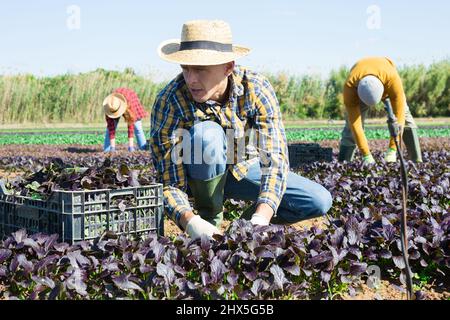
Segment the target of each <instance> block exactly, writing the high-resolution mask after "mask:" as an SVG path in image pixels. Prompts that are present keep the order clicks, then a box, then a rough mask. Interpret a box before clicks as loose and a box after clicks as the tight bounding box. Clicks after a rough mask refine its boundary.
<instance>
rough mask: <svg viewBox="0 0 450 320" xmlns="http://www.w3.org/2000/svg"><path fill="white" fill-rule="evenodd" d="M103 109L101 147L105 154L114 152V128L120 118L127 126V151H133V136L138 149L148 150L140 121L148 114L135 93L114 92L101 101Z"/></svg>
mask: <svg viewBox="0 0 450 320" xmlns="http://www.w3.org/2000/svg"><path fill="white" fill-rule="evenodd" d="M103 109H104V111H105V118H106V123H107V129H106V134H105V143H104V146H103V150H104V151H105V152H114V151H116V139H115V136H116V128H117V125H118V124H119V118H120V117H121V116H123V117H124V118H125V121H126V122H127V124H128V151H130V152H131V151H134V150H135V148H134V141H133V140H134V137H133V134H136V140H137V143H138V146H139V149H141V150H146V149H148V145H147V140H146V139H145V134H144V131H143V130H142V121H141V120H142V119H143V118H145V117H147V116H148V112H146V111H145V110H144V107H143V106H142V105H141V102H140V101H139V98H138V96H137V94H136V92H134V91H133V90H131V89H128V88H118V89H116V90H114V92H113V93H111V94H110V95H109V96H107V97H106V98H105V100H104V101H103Z"/></svg>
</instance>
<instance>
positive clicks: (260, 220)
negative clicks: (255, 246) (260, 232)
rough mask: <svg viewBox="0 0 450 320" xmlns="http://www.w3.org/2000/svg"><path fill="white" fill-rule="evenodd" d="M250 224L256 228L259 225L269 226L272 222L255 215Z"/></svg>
mask: <svg viewBox="0 0 450 320" xmlns="http://www.w3.org/2000/svg"><path fill="white" fill-rule="evenodd" d="M250 222H251V223H252V224H253V225H254V226H255V225H259V226H268V225H269V223H270V221H268V220H267V219H266V218H264V217H263V216H261V215H259V214H257V213H254V214H253V215H252V218H251V219H250Z"/></svg>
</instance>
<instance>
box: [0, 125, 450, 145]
mask: <svg viewBox="0 0 450 320" xmlns="http://www.w3.org/2000/svg"><path fill="white" fill-rule="evenodd" d="M341 130H342V129H337V128H333V129H322V128H319V129H312V130H311V129H290V130H286V137H287V139H288V141H299V140H302V141H311V142H318V141H324V140H339V139H340V137H341ZM366 136H367V138H368V139H389V131H388V130H387V129H384V128H377V129H366ZM419 136H420V137H424V138H425V137H426V138H439V137H447V138H448V137H450V127H442V128H426V129H425V128H420V129H419ZM127 139H128V138H127V135H126V133H123V132H121V133H119V134H118V135H117V136H116V141H117V143H126V142H127ZM103 141H104V134H103V133H96V134H94V133H82V134H81V133H76V134H66V133H61V134H44V133H41V134H33V135H30V134H1V135H0V145H9V144H21V145H26V144H29V145H42V144H52V145H67V144H80V145H101V144H103Z"/></svg>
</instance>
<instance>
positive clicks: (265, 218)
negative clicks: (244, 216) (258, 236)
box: [250, 203, 273, 226]
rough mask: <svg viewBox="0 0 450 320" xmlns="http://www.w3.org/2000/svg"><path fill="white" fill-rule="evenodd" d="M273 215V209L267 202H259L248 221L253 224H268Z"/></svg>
mask: <svg viewBox="0 0 450 320" xmlns="http://www.w3.org/2000/svg"><path fill="white" fill-rule="evenodd" d="M272 216H273V209H272V207H271V206H269V205H268V204H267V203H260V204H259V205H258V207H257V208H256V210H255V213H254V214H253V215H252V218H251V219H250V222H251V223H252V224H253V225H261V226H268V225H269V223H270V219H272Z"/></svg>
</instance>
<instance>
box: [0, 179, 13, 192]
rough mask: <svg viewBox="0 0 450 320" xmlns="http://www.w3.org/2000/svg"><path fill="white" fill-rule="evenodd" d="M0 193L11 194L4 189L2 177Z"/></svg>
mask: <svg viewBox="0 0 450 320" xmlns="http://www.w3.org/2000/svg"><path fill="white" fill-rule="evenodd" d="M0 194H3V195H9V194H11V193H10V192H9V191H8V190H7V189H6V186H5V181H3V179H1V180H0Z"/></svg>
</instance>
